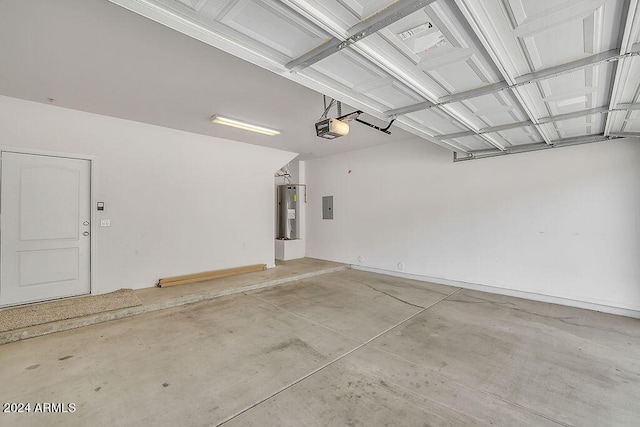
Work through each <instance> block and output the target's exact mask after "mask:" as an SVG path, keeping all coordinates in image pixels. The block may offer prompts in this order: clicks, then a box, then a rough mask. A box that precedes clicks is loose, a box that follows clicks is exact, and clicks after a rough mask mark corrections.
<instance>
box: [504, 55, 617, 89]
mask: <svg viewBox="0 0 640 427" xmlns="http://www.w3.org/2000/svg"><path fill="white" fill-rule="evenodd" d="M623 56H624V55H620V54H619V51H618V49H611V50H608V51H606V52H602V53H598V54H595V55H591V56H589V57H586V58H584V59H579V60H577V61H573V62H567V63H566V64H560V65H556V66H555V67H550V68H545V69H543V70H539V71H534V72H533V73H529V74H524V75H522V76H520V77H516V78H515V85H514V86H522V85H525V84H531V83H535V82H537V81H540V80H545V79H548V78H550V77H555V76H559V75H561V74H566V73H571V72H573V71H576V70H580V69H582V68H587V67H593V66H595V65H598V64H602V63H603V62H609V61H617V60H619V59H620V58H621V57H623Z"/></svg>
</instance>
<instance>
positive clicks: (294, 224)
mask: <svg viewBox="0 0 640 427" xmlns="http://www.w3.org/2000/svg"><path fill="white" fill-rule="evenodd" d="M299 229H300V218H299V215H298V186H297V185H296V184H287V185H279V186H278V232H277V236H276V237H277V238H278V239H290V240H294V239H299V238H300V233H299Z"/></svg>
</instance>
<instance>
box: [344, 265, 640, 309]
mask: <svg viewBox="0 0 640 427" xmlns="http://www.w3.org/2000/svg"><path fill="white" fill-rule="evenodd" d="M351 268H352V269H354V270H362V271H368V272H371V273H378V274H385V275H387V276H394V277H402V278H404V279H412V280H417V281H420V282H431V283H437V284H440V285H448V286H455V287H458V288H463V289H471V290H474V291H480V292H487V293H490V294H498V295H506V296H511V297H516V298H524V299H529V300H533V301H540V302H547V303H551V304H558V305H565V306H569V307H577V308H584V309H586V310H592V311H600V312H602V313H608V314H615V315H618V316H626V317H633V318H635V319H640V309H629V308H624V307H615V306H610V305H606V304H598V303H594V302H588V301H580V300H575V299H571V298H564V297H557V296H552V295H545V294H538V293H535V292H527V291H519V290H514V289H506V288H499V287H496V286H489V285H481V284H478V283H469V282H462V281H458V280H451V279H443V278H439V277H429V276H421V275H417V274H409V273H401V272H398V271H390V270H383V269H380V268H373V267H365V266H361V265H351Z"/></svg>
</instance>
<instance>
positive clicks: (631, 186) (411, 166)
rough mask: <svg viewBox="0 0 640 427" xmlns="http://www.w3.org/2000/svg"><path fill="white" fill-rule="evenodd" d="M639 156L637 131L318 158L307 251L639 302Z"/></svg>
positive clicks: (448, 279)
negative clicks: (326, 214)
mask: <svg viewBox="0 0 640 427" xmlns="http://www.w3.org/2000/svg"><path fill="white" fill-rule="evenodd" d="M333 143H339V140H338V141H335V142H333ZM639 164H640V141H638V140H624V141H612V142H604V143H597V144H590V145H582V146H574V147H568V148H561V149H553V150H546V151H541V152H532V153H525V154H517V155H512V156H504V157H498V158H489V159H483V160H474V161H469V162H460V163H455V164H454V163H452V159H451V153H449V152H447V151H446V150H443V149H441V148H439V147H436V146H433V145H432V144H429V143H426V142H423V141H409V142H406V143H401V144H386V145H383V146H378V147H373V148H370V149H364V150H359V151H354V152H350V153H346V154H343V155H336V156H331V157H326V158H320V159H315V160H312V161H308V162H307V183H308V184H309V204H308V209H307V256H309V257H316V258H322V259H328V260H333V261H338V262H345V263H352V264H354V265H356V266H362V267H364V268H370V269H379V270H384V271H389V272H393V273H394V274H402V275H407V274H408V275H417V276H419V277H423V278H428V279H429V280H438V281H440V282H442V283H455V284H459V285H462V286H467V287H477V285H482V286H488V287H494V290H495V291H498V292H503V291H509V290H514V291H518V292H521V293H524V294H521V295H525V294H528V295H539V296H550V297H557V298H561V299H564V300H566V301H565V302H567V303H569V304H572V303H571V301H581V302H588V303H591V304H599V305H603V306H610V307H618V308H623V309H627V310H637V311H640V226H639V225H640V167H639V166H638V165H639ZM349 170H351V173H349ZM325 195H333V196H334V218H335V219H334V220H333V221H329V220H322V196H325ZM359 257H361V258H360V259H362V261H359Z"/></svg>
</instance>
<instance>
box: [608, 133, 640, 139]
mask: <svg viewBox="0 0 640 427" xmlns="http://www.w3.org/2000/svg"><path fill="white" fill-rule="evenodd" d="M609 136H615V137H617V138H640V132H610V133H609Z"/></svg>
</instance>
